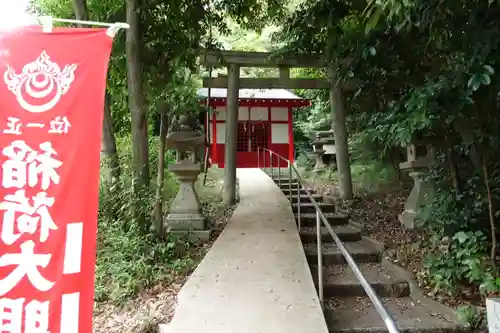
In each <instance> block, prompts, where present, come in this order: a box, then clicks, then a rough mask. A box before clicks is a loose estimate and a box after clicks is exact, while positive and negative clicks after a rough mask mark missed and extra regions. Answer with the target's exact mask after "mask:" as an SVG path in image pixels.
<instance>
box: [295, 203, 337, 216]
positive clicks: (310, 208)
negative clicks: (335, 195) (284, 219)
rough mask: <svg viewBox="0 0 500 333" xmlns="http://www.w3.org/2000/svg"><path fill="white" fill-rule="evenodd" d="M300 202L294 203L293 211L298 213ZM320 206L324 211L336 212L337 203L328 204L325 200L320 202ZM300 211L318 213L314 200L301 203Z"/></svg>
mask: <svg viewBox="0 0 500 333" xmlns="http://www.w3.org/2000/svg"><path fill="white" fill-rule="evenodd" d="M297 206H298V204H297V203H294V204H292V208H293V212H294V213H296V212H297V210H298V207H297ZM318 207H319V209H321V211H322V212H323V213H335V205H332V204H327V203H324V202H318ZM300 213H305V214H307V213H316V207H315V206H314V204H313V203H312V202H301V203H300Z"/></svg>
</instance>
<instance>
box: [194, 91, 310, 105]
mask: <svg viewBox="0 0 500 333" xmlns="http://www.w3.org/2000/svg"><path fill="white" fill-rule="evenodd" d="M198 97H199V98H200V99H202V100H205V99H206V98H207V97H208V88H200V89H198ZM226 97H227V89H226V88H211V89H210V100H211V101H212V103H215V104H225V102H226ZM239 100H240V103H239V104H240V106H241V105H244V104H246V103H249V104H252V105H253V104H255V103H257V104H260V105H270V106H271V105H276V106H278V105H287V106H308V105H311V103H310V101H309V100H307V99H304V98H302V97H299V96H297V95H295V94H294V93H292V92H291V91H288V90H286V89H240V90H239ZM242 102H243V103H242Z"/></svg>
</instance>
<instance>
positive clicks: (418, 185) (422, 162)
mask: <svg viewBox="0 0 500 333" xmlns="http://www.w3.org/2000/svg"><path fill="white" fill-rule="evenodd" d="M406 155H407V161H406V162H403V163H400V164H399V168H400V170H401V171H407V172H408V174H409V175H410V177H412V178H413V188H412V190H411V192H410V195H409V196H408V198H407V199H406V201H405V204H404V211H403V212H402V213H401V214H399V216H398V218H399V222H401V224H403V225H404V226H405V227H406V228H408V229H413V228H415V220H416V218H417V211H418V209H419V208H420V207H422V206H423V205H425V204H426V200H427V195H428V194H429V192H430V188H429V186H428V185H427V184H426V183H425V182H424V181H423V180H422V179H421V178H420V174H421V172H422V170H423V169H426V168H429V167H431V166H432V165H433V164H434V158H435V152H434V147H433V146H432V144H430V143H429V142H425V141H423V140H420V141H414V142H413V143H412V144H410V145H409V146H408V147H407V148H406Z"/></svg>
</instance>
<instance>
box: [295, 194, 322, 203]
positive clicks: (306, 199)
mask: <svg viewBox="0 0 500 333" xmlns="http://www.w3.org/2000/svg"><path fill="white" fill-rule="evenodd" d="M311 196H312V197H313V199H314V200H316V202H321V201H322V200H323V196H322V195H320V194H311ZM297 199H299V198H298V197H297V193H295V194H294V195H293V196H292V202H293V203H297V201H298V200H297ZM300 202H310V199H309V196H308V195H306V194H301V195H300Z"/></svg>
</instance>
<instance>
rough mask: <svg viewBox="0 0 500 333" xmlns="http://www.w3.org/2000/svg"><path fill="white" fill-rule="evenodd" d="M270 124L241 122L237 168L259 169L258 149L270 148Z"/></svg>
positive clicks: (239, 123)
mask: <svg viewBox="0 0 500 333" xmlns="http://www.w3.org/2000/svg"><path fill="white" fill-rule="evenodd" d="M268 145H269V122H264V121H239V122H238V136H237V148H236V150H237V152H236V167H237V168H257V163H258V156H257V148H268Z"/></svg>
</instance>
